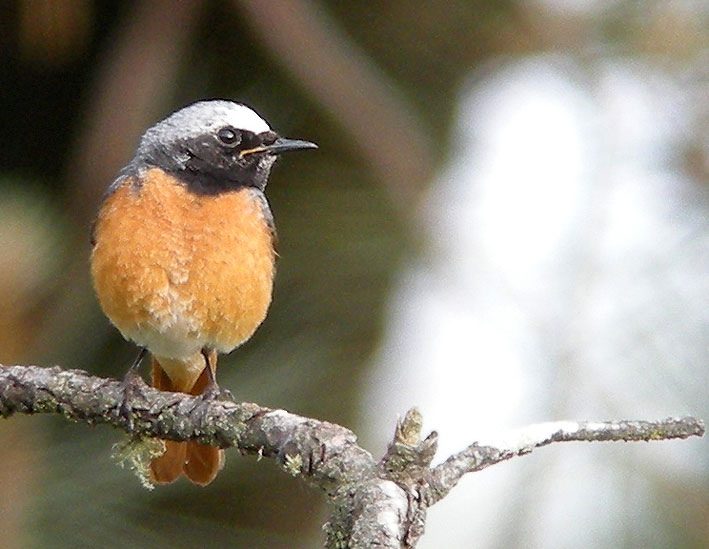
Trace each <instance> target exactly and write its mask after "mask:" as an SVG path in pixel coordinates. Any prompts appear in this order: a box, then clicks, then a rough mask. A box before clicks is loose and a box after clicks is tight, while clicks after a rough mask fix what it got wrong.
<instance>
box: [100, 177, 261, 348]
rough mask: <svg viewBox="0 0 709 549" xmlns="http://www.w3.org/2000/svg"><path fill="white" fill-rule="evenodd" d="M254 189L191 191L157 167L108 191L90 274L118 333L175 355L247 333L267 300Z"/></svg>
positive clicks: (225, 343) (235, 340)
mask: <svg viewBox="0 0 709 549" xmlns="http://www.w3.org/2000/svg"><path fill="white" fill-rule="evenodd" d="M254 193H255V191H253V190H251V189H247V188H242V189H238V190H235V191H229V192H223V193H220V194H216V195H200V194H195V193H192V192H190V191H188V190H187V188H186V187H185V186H184V185H182V184H180V183H179V182H178V181H177V180H175V179H174V178H173V177H172V176H169V175H167V174H165V173H164V172H163V171H162V170H159V169H157V168H154V169H152V170H150V171H149V172H147V173H146V174H145V175H144V182H143V184H142V185H141V186H135V185H133V182H131V181H126V182H124V184H123V185H122V186H121V187H120V188H119V189H117V190H116V191H115V192H114V193H113V194H112V195H111V196H109V197H108V199H107V200H106V202H105V203H104V205H103V207H102V208H101V211H100V213H99V216H98V219H97V222H96V226H95V233H94V235H95V240H96V245H95V247H94V250H93V254H92V258H91V273H92V276H93V280H94V287H95V289H96V293H97V295H98V298H99V301H100V303H101V306H102V307H103V309H104V311H105V313H106V314H107V316H108V317H109V318H110V319H111V321H112V322H113V323H114V324H115V325H116V327H117V328H118V329H119V330H120V331H121V332H122V333H123V335H124V336H126V337H127V338H130V339H133V340H134V341H136V342H137V343H138V344H140V345H143V346H146V347H148V349H150V351H151V352H153V354H156V355H160V356H165V357H172V358H180V357H184V356H188V355H191V354H193V353H194V352H195V351H198V350H199V349H200V348H202V347H209V348H213V349H216V350H218V351H221V352H227V351H230V350H232V349H234V348H235V347H236V346H238V345H240V344H241V343H243V342H244V341H246V340H247V339H248V338H249V337H250V336H251V335H252V334H253V332H254V330H256V328H257V327H258V326H259V324H261V322H262V321H263V319H264V317H265V316H266V311H267V309H268V306H269V304H270V301H271V291H272V284H273V273H274V255H275V254H274V251H273V243H272V236H271V232H270V229H269V227H268V225H267V223H266V219H265V216H264V213H263V211H262V209H261V205H260V204H259V202H258V198H257V197H256V196H255V194H254Z"/></svg>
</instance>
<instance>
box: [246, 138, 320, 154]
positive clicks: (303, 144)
mask: <svg viewBox="0 0 709 549" xmlns="http://www.w3.org/2000/svg"><path fill="white" fill-rule="evenodd" d="M317 148H318V146H317V145H316V144H315V143H311V142H310V141H301V140H300V139H288V138H286V137H279V138H278V139H276V140H275V141H274V142H273V143H272V144H270V145H261V146H260V147H254V148H253V149H247V150H245V151H241V153H240V154H239V156H240V157H242V158H243V157H244V156H247V155H249V154H255V153H267V154H281V153H284V152H288V151H300V150H305V149H317Z"/></svg>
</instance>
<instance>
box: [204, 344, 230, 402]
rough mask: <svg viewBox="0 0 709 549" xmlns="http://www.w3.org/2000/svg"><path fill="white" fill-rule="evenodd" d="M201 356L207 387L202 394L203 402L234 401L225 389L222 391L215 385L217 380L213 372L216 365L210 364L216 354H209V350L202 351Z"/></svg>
mask: <svg viewBox="0 0 709 549" xmlns="http://www.w3.org/2000/svg"><path fill="white" fill-rule="evenodd" d="M202 356H203V357H204V361H205V364H206V368H207V386H206V387H205V388H204V391H203V392H202V399H203V400H232V401H233V400H234V396H233V395H232V394H231V392H229V391H228V390H227V389H222V388H221V387H219V384H217V378H216V375H215V372H214V370H215V369H216V364H212V363H213V362H214V361H216V356H217V355H216V353H214V352H210V351H209V349H202Z"/></svg>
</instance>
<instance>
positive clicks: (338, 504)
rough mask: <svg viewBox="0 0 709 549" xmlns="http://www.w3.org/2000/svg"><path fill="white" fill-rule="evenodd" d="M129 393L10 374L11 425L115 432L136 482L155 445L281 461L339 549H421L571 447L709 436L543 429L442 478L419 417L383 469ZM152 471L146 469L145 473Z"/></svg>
mask: <svg viewBox="0 0 709 549" xmlns="http://www.w3.org/2000/svg"><path fill="white" fill-rule="evenodd" d="M125 387H126V386H125V384H123V383H122V382H120V381H118V380H113V379H104V378H99V377H95V376H91V375H90V374H88V373H86V372H83V371H81V370H62V369H61V368H58V367H54V368H41V367H38V366H2V365H0V416H1V417H4V418H9V417H10V416H12V415H13V414H15V413H23V414H39V413H53V414H60V415H63V416H64V417H66V418H67V419H70V420H73V421H83V422H85V423H88V424H92V425H93V424H108V425H112V426H114V427H117V428H119V429H121V430H123V431H125V432H126V433H128V434H129V435H130V437H131V440H130V441H129V442H128V443H123V444H119V445H118V447H117V449H116V454H117V455H118V457H119V460H122V461H123V462H125V463H128V464H129V465H130V466H131V467H132V468H133V469H135V470H136V472H137V473H138V476H139V477H141V481H142V482H143V483H144V484H146V481H145V479H146V478H147V477H146V476H145V475H144V474H143V475H142V476H141V467H142V466H143V465H144V464H145V463H146V462H147V461H149V460H150V459H151V457H154V455H155V454H156V453H158V454H159V452H160V445H161V444H162V443H161V442H160V441H159V440H156V439H169V440H178V441H181V440H194V441H198V442H200V443H202V444H211V445H214V446H219V447H221V448H229V447H234V448H236V449H237V450H238V451H239V452H241V453H242V454H249V455H255V456H258V457H259V458H263V457H265V458H271V459H274V460H275V461H276V462H277V463H278V464H279V465H280V466H281V467H282V468H283V469H284V470H285V471H286V472H288V473H289V474H291V475H294V476H301V477H303V478H304V479H306V480H307V481H308V482H310V483H311V484H314V485H315V486H317V487H319V488H320V489H321V490H323V491H324V492H325V494H327V496H328V498H329V501H330V504H331V506H332V509H333V511H332V514H331V517H330V520H329V521H328V522H327V524H325V526H324V530H325V533H326V536H327V540H326V543H325V546H326V547H328V548H333V549H334V548H345V547H347V548H354V547H373V546H374V547H382V548H401V547H404V548H406V547H414V546H415V545H416V543H417V542H418V540H419V539H420V537H421V536H422V535H423V531H424V525H425V522H426V511H427V509H428V507H430V506H431V505H433V504H435V503H436V502H438V501H440V500H441V499H443V498H444V497H445V496H446V495H447V494H448V493H449V492H450V490H451V489H452V488H453V487H454V486H455V485H456V484H457V483H458V481H459V480H460V479H461V478H462V477H463V476H464V475H466V474H467V473H471V472H474V471H479V470H481V469H484V468H486V467H489V466H490V465H494V464H496V463H500V462H502V461H506V460H508V459H511V458H513V457H516V456H522V455H526V454H528V453H530V452H531V451H533V450H534V449H535V448H539V447H542V446H546V445H548V444H551V443H555V442H569V441H588V442H599V441H626V442H629V441H641V440H642V441H655V440H669V439H676V438H680V439H684V438H688V437H693V436H703V435H704V431H705V427H704V423H703V422H702V421H701V420H699V419H696V418H693V417H684V418H668V419H665V420H661V421H616V422H572V421H565V422H554V423H544V424H539V425H532V426H530V427H527V428H524V429H520V430H517V431H513V432H511V433H508V434H507V435H505V436H502V437H499V438H497V439H495V440H489V441H479V442H476V443H473V444H471V445H470V446H468V447H467V448H465V449H464V450H462V451H461V452H459V453H457V454H454V455H452V456H450V457H449V458H448V459H446V460H445V461H444V462H443V463H440V464H439V465H436V466H435V467H431V463H432V460H433V457H434V455H435V453H436V448H437V440H438V435H437V434H436V433H435V432H433V433H431V434H429V435H428V436H426V437H425V438H422V435H421V425H422V418H421V414H420V413H419V412H418V411H417V410H416V409H412V410H410V411H409V412H407V413H406V415H405V416H404V417H403V418H402V419H401V420H400V421H399V422H398V423H397V426H396V429H395V433H394V438H393V440H392V442H391V444H390V445H389V448H388V450H387V452H386V454H385V455H384V457H383V458H382V459H381V460H379V461H378V462H377V461H375V459H374V458H373V457H372V455H371V454H370V453H369V452H367V451H366V450H364V449H363V448H361V447H360V446H359V445H358V444H357V437H356V436H355V435H354V433H352V432H351V431H350V430H348V429H345V428H344V427H341V426H339V425H335V424H332V423H328V422H326V421H319V420H316V419H311V418H305V417H302V416H298V415H295V414H291V413H289V412H286V411H285V410H273V409H270V408H265V407H263V406H259V405H257V404H252V403H235V402H232V401H221V400H204V399H201V398H200V397H193V396H190V395H185V394H181V393H167V392H161V391H158V390H156V389H154V388H152V387H148V386H147V385H146V386H144V387H143V386H141V387H140V390H139V391H135V392H134V393H133V394H131V395H130V400H129V409H127V410H126V408H125V406H124V403H125V402H126V395H125V390H126V389H125ZM141 464H143V465H141Z"/></svg>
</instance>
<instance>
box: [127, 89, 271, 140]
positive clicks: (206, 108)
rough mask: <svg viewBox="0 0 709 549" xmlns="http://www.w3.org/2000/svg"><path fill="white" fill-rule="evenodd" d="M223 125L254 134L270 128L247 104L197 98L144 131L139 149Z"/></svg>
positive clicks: (205, 132)
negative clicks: (197, 99)
mask: <svg viewBox="0 0 709 549" xmlns="http://www.w3.org/2000/svg"><path fill="white" fill-rule="evenodd" d="M225 126H232V127H234V128H237V129H239V130H247V131H250V132H253V133H256V134H258V133H262V132H267V131H270V130H271V127H270V126H269V125H268V123H267V122H266V121H265V120H264V119H263V118H261V117H260V116H259V115H258V114H256V112H255V111H253V110H251V109H250V108H249V107H247V106H246V105H241V104H239V103H234V102H232V101H221V100H215V101H200V102H199V103H194V104H192V105H189V106H188V107H185V108H183V109H180V110H179V111H177V112H176V113H173V114H171V115H170V116H168V117H167V118H166V119H165V120H163V121H162V122H158V123H157V124H155V125H154V126H153V127H152V128H150V129H149V130H148V131H147V132H145V135H143V139H142V140H141V144H140V147H139V150H140V149H143V150H145V149H147V148H148V147H150V146H154V145H155V144H156V143H160V144H163V145H165V144H167V143H170V142H175V141H177V140H181V139H184V138H190V137H199V136H201V135H204V134H208V133H212V132H215V131H217V130H218V129H220V128H223V127H225Z"/></svg>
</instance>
